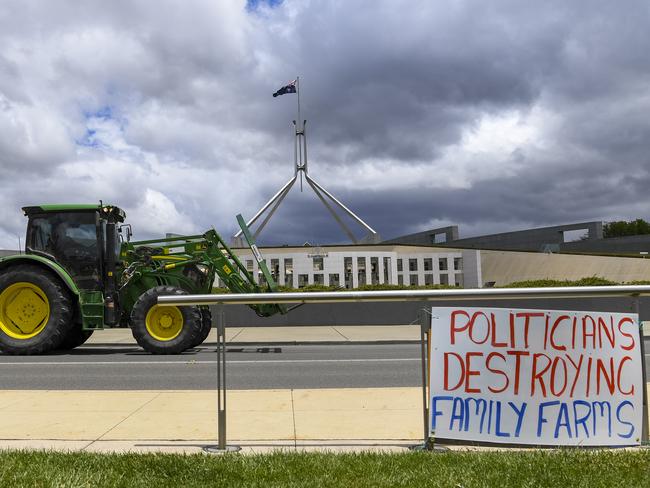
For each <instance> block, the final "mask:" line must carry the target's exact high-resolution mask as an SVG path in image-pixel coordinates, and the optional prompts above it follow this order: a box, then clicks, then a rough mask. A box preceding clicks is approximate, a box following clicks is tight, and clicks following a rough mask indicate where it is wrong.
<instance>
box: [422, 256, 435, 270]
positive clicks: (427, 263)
mask: <svg viewBox="0 0 650 488" xmlns="http://www.w3.org/2000/svg"><path fill="white" fill-rule="evenodd" d="M424 271H433V258H424Z"/></svg>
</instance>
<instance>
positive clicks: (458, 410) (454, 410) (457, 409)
mask: <svg viewBox="0 0 650 488" xmlns="http://www.w3.org/2000/svg"><path fill="white" fill-rule="evenodd" d="M464 417H465V403H464V402H463V399H462V398H459V397H456V398H454V403H453V406H452V407H451V419H449V430H454V422H455V421H456V420H458V430H459V431H461V430H463V419H464Z"/></svg>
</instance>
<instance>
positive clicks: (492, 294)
mask: <svg viewBox="0 0 650 488" xmlns="http://www.w3.org/2000/svg"><path fill="white" fill-rule="evenodd" d="M625 296H650V285H623V286H562V287H557V288H470V289H444V290H382V291H315V292H291V293H241V294H227V293H226V294H219V295H174V296H166V297H160V298H158V303H160V304H167V305H210V304H224V305H235V304H240V305H259V304H264V303H335V302H414V301H425V302H426V301H435V300H490V299H504V298H509V299H525V298H599V297H625Z"/></svg>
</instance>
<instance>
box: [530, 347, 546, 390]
mask: <svg viewBox="0 0 650 488" xmlns="http://www.w3.org/2000/svg"><path fill="white" fill-rule="evenodd" d="M542 357H543V358H546V366H544V369H542V370H541V371H539V372H538V371H537V359H538V358H542ZM550 367H551V358H549V357H548V356H547V355H546V354H544V353H542V352H538V353H535V354H533V374H532V376H531V378H530V394H531V396H532V395H534V394H535V381H537V382H538V383H539V388H540V390H542V396H543V397H546V385H545V384H544V378H543V377H542V376H543V375H544V373H546V372H547V371H548V368H550Z"/></svg>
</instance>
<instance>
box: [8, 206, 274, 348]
mask: <svg viewBox="0 0 650 488" xmlns="http://www.w3.org/2000/svg"><path fill="white" fill-rule="evenodd" d="M22 210H23V212H24V213H25V215H26V216H27V218H28V224H27V235H26V239H25V250H24V253H21V254H17V255H12V256H7V257H4V258H0V351H3V352H4V353H6V354H16V355H31V354H43V353H47V352H49V351H53V350H57V349H58V350H68V349H73V348H75V347H77V346H80V345H81V344H83V343H84V342H86V341H87V340H88V338H89V337H90V336H91V335H92V333H93V332H94V331H96V330H102V329H106V328H114V327H130V328H131V331H132V333H133V337H134V338H135V340H136V341H137V343H138V344H139V345H140V346H141V347H142V348H143V349H144V350H146V351H148V352H150V353H153V354H179V353H182V352H183V351H185V350H187V349H191V348H194V347H196V346H198V345H199V344H201V343H202V342H203V341H204V340H205V339H206V338H207V336H208V334H209V332H210V329H211V327H212V320H211V315H210V310H209V308H208V307H207V306H182V307H176V306H166V305H158V297H159V296H163V295H176V294H206V293H211V292H212V286H213V283H214V281H215V278H216V277H217V276H218V277H219V278H220V279H221V281H222V282H223V283H224V284H225V286H226V287H227V288H228V289H229V290H230V291H231V292H233V293H260V292H273V291H276V289H277V286H276V283H275V281H274V279H273V276H272V275H271V273H270V272H269V270H268V268H267V267H266V264H265V262H264V260H263V258H262V256H261V254H260V252H259V250H258V248H257V246H256V245H255V243H254V242H253V239H252V237H251V236H250V233H249V232H248V228H247V227H246V224H245V223H244V220H243V219H242V217H241V215H238V216H237V219H238V222H239V225H240V226H241V227H242V231H243V233H244V236H245V237H246V239H247V240H248V244H249V246H250V247H251V249H252V251H253V255H254V256H255V259H256V260H257V261H258V263H259V268H260V270H261V271H262V273H263V275H264V279H263V280H260V281H262V282H263V285H261V286H260V285H258V284H257V283H256V282H255V280H254V279H253V276H252V275H251V273H249V272H248V271H247V269H246V267H244V266H243V265H242V263H241V261H240V260H239V259H238V258H237V256H236V255H235V254H234V253H233V251H232V250H231V249H230V248H229V247H228V246H227V245H226V243H225V242H224V240H223V239H222V238H221V236H220V235H219V234H218V233H217V231H216V230H214V229H211V230H208V231H207V232H205V233H204V234H200V235H190V236H176V235H174V236H172V237H167V238H164V239H157V240H146V241H137V242H136V241H131V236H132V229H131V226H130V224H125V223H124V221H125V218H126V215H125V213H124V211H123V210H121V209H120V208H118V207H116V206H113V205H106V204H103V203H102V202H100V203H99V205H98V204H90V205H79V204H75V205H38V206H30V207H24V208H23V209H22ZM250 307H251V308H252V309H253V310H254V311H255V312H256V313H257V314H258V315H260V316H265V317H266V316H270V315H273V314H276V313H286V312H287V309H286V308H285V307H283V306H282V305H274V304H265V305H250Z"/></svg>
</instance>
